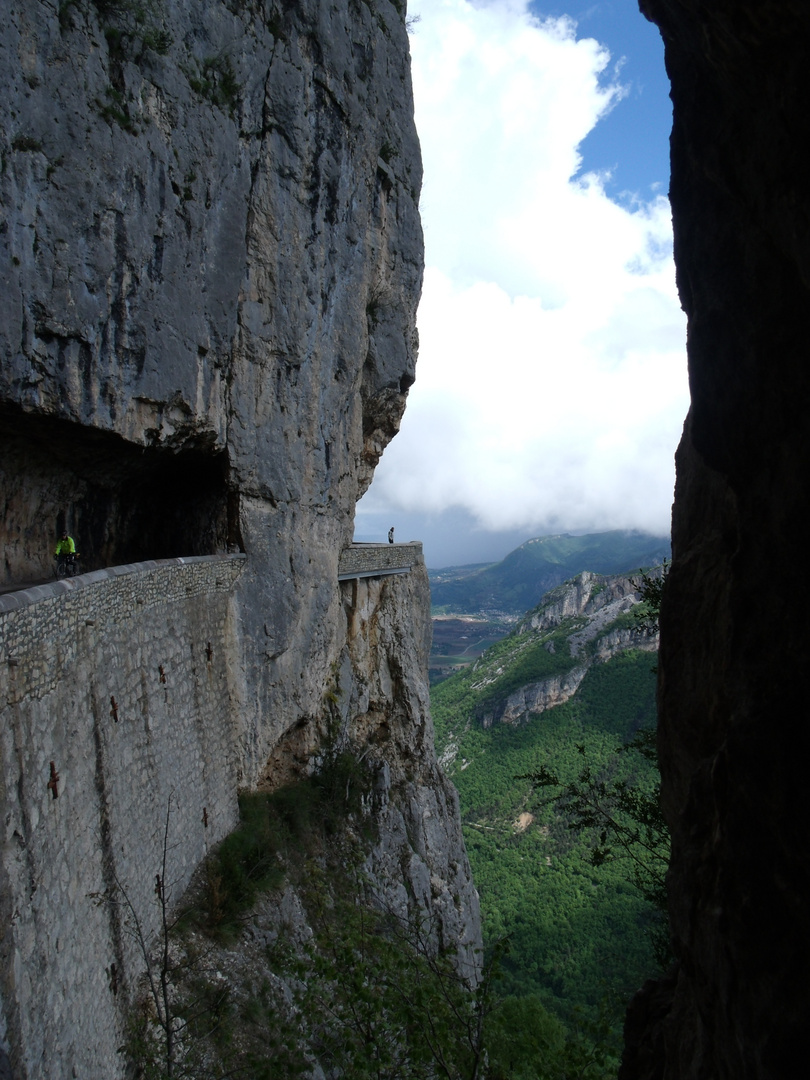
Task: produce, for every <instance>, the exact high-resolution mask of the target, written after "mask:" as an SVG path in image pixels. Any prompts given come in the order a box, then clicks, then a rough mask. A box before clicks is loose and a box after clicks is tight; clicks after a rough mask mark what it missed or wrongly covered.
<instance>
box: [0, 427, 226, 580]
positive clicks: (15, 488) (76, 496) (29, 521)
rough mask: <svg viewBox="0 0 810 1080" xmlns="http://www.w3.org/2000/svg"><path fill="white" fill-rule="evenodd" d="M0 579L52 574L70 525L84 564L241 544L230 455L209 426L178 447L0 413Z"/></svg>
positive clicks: (97, 565) (170, 555)
mask: <svg viewBox="0 0 810 1080" xmlns="http://www.w3.org/2000/svg"><path fill="white" fill-rule="evenodd" d="M0 433H2V436H3V444H4V447H5V450H4V455H3V459H2V461H0V487H1V488H2V492H3V514H2V520H1V521H0V546H1V547H2V552H3V561H2V565H1V566H0V582H2V583H5V584H10V583H14V582H18V581H25V580H39V579H42V578H47V577H49V576H51V574H52V570H53V548H54V543H55V538H56V537H57V536H58V535H59V533H60V532H61V530H63V529H67V530H68V532H70V534H71V535H72V536H73V537H74V538H75V541H76V545H77V549H78V550H79V551H80V553H81V556H82V568H83V569H85V570H94V569H99V568H101V567H104V566H110V565H115V564H120V563H131V562H142V561H144V560H147V559H163V558H173V557H177V556H187V555H210V554H214V553H215V552H218V551H220V552H222V551H226V550H228V549H238V550H241V540H240V536H239V527H238V499H237V496H236V494H235V493H234V492H233V491H232V489H231V487H230V485H229V466H228V456H227V453H226V452H225V451H224V450H223V449H222V448H221V447H219V446H217V445H216V442H215V440H214V437H213V435H212V434H211V433H204V434H202V435H201V436H200V437H199V438H198V439H197V440H192V441H190V442H186V443H185V444H184V445H183V446H182V447H180V448H179V449H168V448H166V447H156V446H151V447H150V446H138V445H135V444H133V443H130V442H128V441H127V440H126V439H124V438H122V437H121V436H120V435H117V434H114V433H112V432H105V431H99V430H98V429H92V428H89V427H85V426H84V425H81V424H78V423H71V422H69V421H66V420H62V419H59V418H56V417H52V416H43V415H34V414H30V413H25V412H23V411H22V410H21V409H17V408H14V407H9V406H7V407H4V408H3V409H2V411H0Z"/></svg>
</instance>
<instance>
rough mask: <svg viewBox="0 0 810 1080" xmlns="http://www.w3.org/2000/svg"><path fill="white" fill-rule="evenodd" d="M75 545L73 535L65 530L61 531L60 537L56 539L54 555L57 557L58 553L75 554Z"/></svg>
mask: <svg viewBox="0 0 810 1080" xmlns="http://www.w3.org/2000/svg"><path fill="white" fill-rule="evenodd" d="M75 554H76V545H75V544H74V543H73V537H72V536H68V534H67V532H63V533H62V539H61V540H57V541H56V551H55V552H54V555H55V556H56V557H57V559H58V558H59V556H60V555H75Z"/></svg>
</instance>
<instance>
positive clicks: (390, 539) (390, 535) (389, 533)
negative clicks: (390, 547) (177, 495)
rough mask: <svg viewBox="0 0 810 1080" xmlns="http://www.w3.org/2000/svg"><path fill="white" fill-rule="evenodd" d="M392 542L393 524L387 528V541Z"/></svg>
mask: <svg viewBox="0 0 810 1080" xmlns="http://www.w3.org/2000/svg"><path fill="white" fill-rule="evenodd" d="M393 542H394V526H393V525H392V526H391V528H390V529H389V530H388V543H389V544H393Z"/></svg>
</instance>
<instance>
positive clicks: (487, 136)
mask: <svg viewBox="0 0 810 1080" xmlns="http://www.w3.org/2000/svg"><path fill="white" fill-rule="evenodd" d="M408 10H409V15H410V16H412V17H415V21H414V24H413V33H412V36H411V51H412V60H413V76H414V95H415V101H416V122H417V128H418V130H419V134H420V141H421V143H422V152H423V158H424V167H425V182H424V188H423V194H422V200H421V204H420V208H421V212H422V219H423V225H424V229H425V243H426V259H425V261H426V272H425V287H424V292H423V297H422V303H421V305H420V309H419V316H418V325H419V332H420V357H419V363H418V366H417V381H416V384H415V385H414V387H413V388H412V390H411V393H410V396H409V400H408V408H407V410H406V413H405V417H404V420H403V424H402V430H401V432H400V434H399V435H398V436H397V437H396V439H395V440H394V441H393V443H392V444H391V445H390V446H389V448H388V449H387V450H386V452H385V455H384V457H383V459H382V461H381V463H380V465H379V466H378V469H377V474H376V476H375V480H374V483H373V484H372V487H371V489H370V491H369V493H368V494H367V495H366V497H365V498H364V499H363V500H362V501H361V503H360V504H359V507H358V515H357V522H356V536H357V538H358V539H368V540H371V539H383V538H384V537H385V534H386V533H387V531H388V527H389V526H390V525H392V524H393V525H394V526H395V527H396V529H397V539H400V540H408V539H422V540H423V541H424V543H425V554H426V558H427V561H428V565H430V566H436V567H439V566H447V565H453V564H455V565H458V564H462V563H467V562H479V561H489V560H493V559H497V558H500V557H502V556H503V555H505V554H506V553H507V552H508V551H510V550H511V549H512V548H514V547H515V546H516V545H517V544H518V543H520V542H521V541H522V540H524V539H528V538H530V537H532V536H538V535H543V534H547V533H557V532H586V531H596V530H603V529H610V528H634V529H641V530H644V531H649V532H656V533H659V534H663V533H666V532H668V529H669V515H670V507H671V501H672V488H673V482H674V465H673V455H674V451H675V447H676V445H677V442H678V438H679V435H680V430H681V426H682V423H683V419H684V416H685V414H686V410H687V407H688V393H687V384H686V362H685V345H684V342H685V320H684V317H683V314H682V312H681V310H680V304H679V302H678V297H677V292H676V289H675V277H674V267H673V264H672V256H671V244H672V238H671V222H670V212H669V204H668V202H667V199H666V193H667V187H668V179H669V175H668V174H669V163H668V139H669V128H670V123H671V112H670V107H669V99H668V83H667V79H666V75H665V72H664V67H663V49H662V45H661V41H660V37H659V35H658V31H657V30H656V28H655V27H653V26H652V25H651V24H650V23H648V22H647V21H646V20H645V19H644V18H643V16H641V15H640V14H639V13H638V11H637V8H636V5H635V2H634V0H606V2H604V3H595V4H591V5H587V6H579V5H577V6H576V7H571V8H566V7H565V6H560V5H548V4H542V3H539V2H536V0H409V5H408Z"/></svg>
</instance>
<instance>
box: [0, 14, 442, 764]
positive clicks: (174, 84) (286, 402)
mask: <svg viewBox="0 0 810 1080" xmlns="http://www.w3.org/2000/svg"><path fill="white" fill-rule="evenodd" d="M141 8H147V9H148V11H147V14H146V16H145V17H144V18H143V19H141V20H140V21H139V20H138V18H137V17H136V12H137V10H140V9H141ZM0 70H2V75H0V80H2V92H1V93H0V111H1V113H2V125H0V126H1V127H2V131H3V135H2V140H3V144H2V162H3V167H2V170H0V206H1V207H2V209H1V210H0V246H2V264H3V276H4V280H3V288H2V290H0V357H1V358H2V367H1V368H0V425H2V426H1V427H0V430H2V434H3V443H4V453H3V455H2V464H0V469H2V484H3V491H4V504H5V509H4V514H3V520H2V524H0V542H2V548H3V554H4V560H5V566H4V568H3V577H4V578H5V579H6V580H8V581H14V580H20V579H25V578H28V579H31V578H34V579H36V578H37V577H44V576H47V575H48V573H49V570H50V565H49V564H50V553H51V550H52V543H53V537H54V535H55V532H56V530H57V528H61V527H62V525H63V524H64V525H66V526H67V527H68V528H69V529H70V531H71V532H72V533H73V534H75V536H76V538H77V541H78V543H79V546H80V548H81V550H82V554H83V556H84V566H85V568H86V569H91V568H93V567H95V566H100V565H109V564H113V563H121V562H127V561H135V560H139V559H144V558H155V557H164V556H175V555H189V554H208V553H211V552H213V551H215V550H224V549H225V548H226V547H228V546H230V547H236V548H241V549H242V550H245V551H247V552H248V554H249V555H250V556H251V558H250V560H249V565H250V569H248V571H247V572H246V574H245V578H244V581H243V583H242V585H241V591H242V597H243V604H242V613H243V626H244V641H245V651H244V671H243V695H244V710H245V714H246V715H251V714H255V713H256V712H257V711H258V710H260V711H261V712H262V714H263V716H264V727H263V728H261V729H257V728H256V727H255V726H250V725H249V726H248V727H246V730H245V733H244V739H243V754H244V765H243V772H244V779H245V781H246V782H251V781H252V780H253V779H255V777H256V776H257V775H258V772H259V771H260V769H261V766H262V763H263V761H264V759H265V758H266V756H267V750H268V748H269V746H270V745H272V743H273V742H274V741H275V739H276V737H277V736H278V734H279V729H283V728H284V727H285V726H288V724H289V722H290V721H294V722H297V721H298V720H300V719H301V717H303V716H310V715H314V714H316V713H317V712H318V711H319V709H320V706H321V698H322V694H323V685H324V682H325V675H326V674H327V673H328V671H329V669H330V666H331V663H332V662H333V660H334V659H335V657H336V655H337V651H338V648H339V644H338V641H337V637H336V635H337V631H338V623H339V607H338V602H337V599H336V591H335V588H334V582H335V577H336V566H337V557H338V553H339V551H340V549H341V548H342V547H343V546H345V545H346V544H347V543H348V542H349V540H350V539H351V531H352V521H353V510H354V505H355V501H356V499H357V498H358V497H359V495H360V494H362V492H363V491H364V490H365V487H366V486H367V485H368V483H369V481H370V478H371V475H372V472H373V468H374V465H375V464H376V461H377V460H378V458H379V455H380V453H381V452H382V450H383V448H384V446H385V445H386V443H387V442H388V441H389V439H390V438H391V436H392V435H393V434H394V433H395V432H396V430H397V428H398V424H399V420H400V417H401V413H402V410H403V408H404V403H405V397H406V394H407V389H408V387H409V385H410V384H411V382H412V381H413V374H414V363H415V329H414V318H415V307H416V303H417V300H418V295H419V288H420V282H421V273H422V241H421V230H420V225H419V218H418V211H417V199H418V193H419V187H420V182H421V166H420V158H419V148H418V143H417V140H416V135H415V131H414V127H413V118H412V116H413V108H412V99H411V90H410V77H409V66H408V42H407V35H406V32H405V27H404V5H403V4H401V3H391V2H389V0H374V3H373V4H368V3H361V2H357V0H341V2H340V3H333V4H326V3H324V2H322V0H283V2H282V0H255V2H247V3H240V2H236V0H228V2H226V0H212V2H211V3H206V4H199V3H193V2H191V0H157V2H156V3H154V4H152V5H134V4H131V3H128V2H127V0H118V2H101V0H98V2H96V0H73V2H68V3H64V4H60V5H57V4H54V3H51V2H48V0H10V3H9V4H8V5H6V7H5V8H4V16H3V30H2V40H0ZM281 687H283V688H284V689H283V690H282V689H280V688H281Z"/></svg>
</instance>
